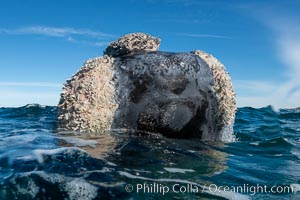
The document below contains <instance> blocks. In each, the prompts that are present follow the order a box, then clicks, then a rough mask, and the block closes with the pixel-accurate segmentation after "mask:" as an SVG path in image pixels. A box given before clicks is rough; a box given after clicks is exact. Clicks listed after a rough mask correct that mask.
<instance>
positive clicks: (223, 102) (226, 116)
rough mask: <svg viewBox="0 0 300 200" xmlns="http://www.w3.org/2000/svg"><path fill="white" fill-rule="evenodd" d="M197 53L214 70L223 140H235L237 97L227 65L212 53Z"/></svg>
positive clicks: (215, 90) (218, 114)
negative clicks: (234, 124) (234, 127)
mask: <svg viewBox="0 0 300 200" xmlns="http://www.w3.org/2000/svg"><path fill="white" fill-rule="evenodd" d="M193 53H194V54H195V55H197V56H199V57H200V58H202V59H203V60H204V61H205V62H206V63H207V65H208V66H209V68H210V69H211V71H212V74H213V77H214V92H215V94H216V96H217V98H218V113H217V116H216V117H217V118H218V121H219V123H220V125H221V126H222V136H223V139H222V140H223V141H232V140H234V136H233V135H232V133H233V123H234V119H235V112H236V99H235V92H234V90H233V86H232V82H231V78H230V76H229V74H228V72H227V71H226V68H225V66H224V65H223V64H222V63H221V62H220V61H218V60H217V59H216V58H215V57H213V56H212V55H210V54H208V53H205V52H203V51H199V50H196V51H194V52H193Z"/></svg>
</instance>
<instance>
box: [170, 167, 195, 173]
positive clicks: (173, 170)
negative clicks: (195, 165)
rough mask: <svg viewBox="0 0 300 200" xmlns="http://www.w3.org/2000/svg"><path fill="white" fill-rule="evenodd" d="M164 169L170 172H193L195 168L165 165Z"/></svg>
mask: <svg viewBox="0 0 300 200" xmlns="http://www.w3.org/2000/svg"><path fill="white" fill-rule="evenodd" d="M164 169H165V170H166V171H168V172H171V173H182V174H185V173H186V172H195V170H193V169H181V168H171V167H165V168H164Z"/></svg>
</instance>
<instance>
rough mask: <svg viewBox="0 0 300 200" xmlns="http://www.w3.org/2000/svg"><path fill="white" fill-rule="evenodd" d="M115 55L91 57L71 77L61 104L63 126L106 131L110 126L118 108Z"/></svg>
mask: <svg viewBox="0 0 300 200" xmlns="http://www.w3.org/2000/svg"><path fill="white" fill-rule="evenodd" d="M113 61H114V59H113V58H111V57H108V56H104V57H99V58H94V59H91V60H88V61H87V62H86V63H85V64H84V66H83V67H82V68H81V69H80V70H79V71H78V72H77V73H76V74H75V75H74V76H73V77H72V79H71V80H69V81H67V82H66V84H65V85H64V88H63V92H62V94H61V100H60V103H59V105H58V107H59V110H60V114H59V120H60V122H62V123H61V124H60V126H61V127H62V128H66V129H68V130H75V131H86V130H88V131H89V132H103V131H104V130H107V129H110V128H111V124H112V120H113V116H114V113H115V110H116V109H117V107H118V105H117V103H116V101H115V86H114V84H115V83H114V81H113V79H114V69H113V67H114V65H113Z"/></svg>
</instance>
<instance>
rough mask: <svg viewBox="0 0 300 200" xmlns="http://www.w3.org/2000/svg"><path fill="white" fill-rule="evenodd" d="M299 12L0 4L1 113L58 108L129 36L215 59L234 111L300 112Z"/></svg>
mask: <svg viewBox="0 0 300 200" xmlns="http://www.w3.org/2000/svg"><path fill="white" fill-rule="evenodd" d="M299 10H300V1H296V0H295V1H292V0H290V1H289V0H287V1H281V0H280V1H276V0H265V1H261V0H257V1H232V0H231V1H230V0H228V1H223V0H220V1H213V0H203V1H202V0H146V1H142V0H119V1H117V0H109V1H100V0H68V1H67V0H51V1H50V0H48V1H46V0H42V1H41V0H19V1H16V0H2V1H0V95H1V96H0V97H1V98H0V107H12V106H22V105H25V104H28V103H39V104H42V105H57V103H58V101H59V94H60V92H61V88H62V84H63V83H64V82H65V80H66V79H69V78H70V77H71V76H72V74H74V73H76V71H77V70H78V69H79V68H80V67H81V65H82V64H83V63H84V61H85V60H86V59H88V58H92V57H96V56H101V55H102V52H103V50H104V48H105V47H106V45H107V44H108V43H109V42H110V41H113V40H115V39H117V38H118V37H120V36H122V35H124V34H127V33H130V32H145V33H149V34H151V35H153V36H158V37H160V38H161V39H162V43H161V47H160V50H162V51H174V52H182V51H191V50H195V49H200V50H204V51H206V52H208V53H211V54H213V55H214V56H216V57H217V58H218V59H219V60H220V61H221V62H222V63H223V64H224V65H225V66H226V67H227V70H228V71H229V73H230V75H231V77H232V80H233V84H234V88H235V90H236V92H237V103H238V106H239V107H241V106H252V107H262V106H266V105H270V104H271V105H273V106H275V107H277V108H279V107H281V108H282V107H298V106H300V12H299Z"/></svg>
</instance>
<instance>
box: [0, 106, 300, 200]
mask: <svg viewBox="0 0 300 200" xmlns="http://www.w3.org/2000/svg"><path fill="white" fill-rule="evenodd" d="M56 115H57V108H56V107H47V106H46V107H42V106H39V105H27V106H24V107H21V108H0V199H1V200H2V199H9V200H11V199H22V200H23V199H80V200H81V199H300V160H299V159H300V148H299V147H300V140H299V135H300V110H285V109H282V110H279V111H278V112H275V111H274V110H272V108H271V107H265V108H261V109H254V108H249V107H246V108H240V109H238V112H237V116H236V123H235V127H234V130H235V134H236V138H237V141H236V142H233V143H203V142H201V141H199V140H195V139H193V140H182V139H180V140H179V139H169V138H164V137H161V136H158V135H147V136H145V135H144V136H141V135H138V134H134V133H124V132H121V131H119V132H118V131H114V132H112V133H110V135H109V136H100V137H93V138H79V137H78V136H76V135H75V136H74V135H72V133H59V132H57V131H56V127H55V126H56V125H55V124H56ZM126 190H127V191H126Z"/></svg>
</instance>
